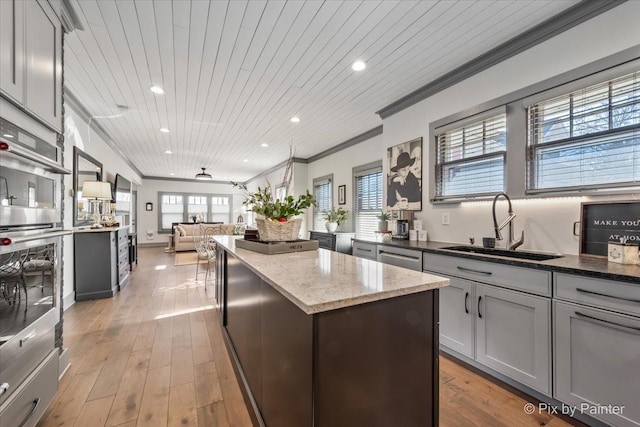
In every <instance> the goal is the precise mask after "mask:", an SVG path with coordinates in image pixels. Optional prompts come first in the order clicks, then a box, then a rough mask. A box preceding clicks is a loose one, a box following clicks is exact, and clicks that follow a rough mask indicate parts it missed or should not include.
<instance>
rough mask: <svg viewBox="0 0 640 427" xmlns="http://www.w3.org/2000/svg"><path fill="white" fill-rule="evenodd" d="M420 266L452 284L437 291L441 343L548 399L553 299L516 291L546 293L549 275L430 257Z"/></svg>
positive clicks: (529, 270)
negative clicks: (438, 295) (442, 275)
mask: <svg viewBox="0 0 640 427" xmlns="http://www.w3.org/2000/svg"><path fill="white" fill-rule="evenodd" d="M423 265H424V271H426V272H434V273H436V274H446V275H447V277H448V278H449V280H450V286H448V287H445V288H442V289H441V290H440V343H441V344H442V345H443V346H444V347H445V348H448V349H451V350H453V351H455V352H456V353H458V354H460V355H463V356H466V357H469V358H470V359H473V360H475V361H476V362H478V363H480V364H481V365H484V366H486V367H488V368H491V369H492V370H494V371H497V372H500V373H502V374H504V375H506V376H508V377H510V378H512V379H514V380H516V381H518V382H520V383H522V384H524V385H526V386H528V387H530V388H532V389H535V390H538V391H540V392H542V393H544V394H546V395H549V396H550V395H551V299H550V298H544V297H540V296H537V295H531V294H529V293H525V292H520V290H521V289H526V290H528V291H529V292H531V293H542V294H546V293H547V292H548V293H549V295H550V294H551V289H550V287H551V273H550V272H548V271H541V270H533V269H527V268H522V267H514V266H508V265H501V264H495V263H491V262H486V261H480V260H470V259H464V258H459V257H452V256H447V255H440V254H432V253H424V256H423ZM466 279H472V280H466ZM496 285H497V286H496ZM512 289H515V290H512ZM547 289H548V290H547Z"/></svg>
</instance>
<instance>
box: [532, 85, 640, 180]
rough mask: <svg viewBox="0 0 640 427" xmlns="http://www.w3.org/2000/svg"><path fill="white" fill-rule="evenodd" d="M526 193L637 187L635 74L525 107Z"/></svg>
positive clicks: (639, 118) (639, 117)
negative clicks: (526, 145) (526, 144)
mask: <svg viewBox="0 0 640 427" xmlns="http://www.w3.org/2000/svg"><path fill="white" fill-rule="evenodd" d="M527 122H528V123H527V125H528V129H527V140H528V141H527V142H528V156H527V163H528V179H527V190H528V191H529V192H546V191H561V190H576V189H588V188H606V187H618V186H629V185H637V183H638V182H639V181H640V72H635V73H633V74H628V75H625V76H622V77H619V78H616V79H613V80H610V81H607V82H604V83H600V84H597V85H593V86H589V87H586V88H584V89H582V90H578V91H575V92H572V93H568V94H565V95H562V96H558V97H554V98H551V99H548V100H545V101H542V102H539V103H537V104H534V105H531V106H529V107H528V108H527Z"/></svg>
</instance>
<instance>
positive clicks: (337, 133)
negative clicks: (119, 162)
mask: <svg viewBox="0 0 640 427" xmlns="http://www.w3.org/2000/svg"><path fill="white" fill-rule="evenodd" d="M575 3H577V1H556V0H553V1H538V0H535V1H527V0H516V1H451V0H449V1H370V0H365V1H333V0H332V1H268V2H266V1H254V0H251V1H237V0H233V1H229V2H226V1H211V2H209V1H201V0H174V1H169V0H156V1H150V0H139V1H129V0H118V1H115V0H81V1H76V2H75V7H76V9H77V10H78V12H79V13H80V14H81V15H82V18H83V19H84V21H85V23H86V24H87V25H86V28H85V31H75V32H73V33H72V34H70V35H68V36H67V38H66V42H65V43H66V44H65V51H64V55H65V84H66V87H68V88H69V89H70V90H71V91H72V92H73V94H74V95H76V97H77V98H78V99H80V101H81V102H82V104H83V105H84V106H85V107H86V108H87V110H88V111H89V112H90V113H91V114H92V115H93V116H95V118H94V119H93V120H96V121H97V122H99V123H100V125H101V126H102V127H103V128H104V129H105V130H106V131H107V133H108V134H109V135H110V137H111V138H112V140H113V142H114V144H115V145H116V146H117V147H118V149H119V150H121V151H122V152H123V153H125V154H126V156H127V158H128V159H129V160H130V161H131V162H132V163H133V164H134V165H135V166H136V167H137V168H138V169H139V170H140V171H141V172H142V173H143V175H145V176H163V177H170V176H174V177H175V178H193V177H194V175H195V174H196V173H197V172H199V170H200V168H201V167H206V168H207V170H208V172H210V173H211V174H212V175H213V176H214V179H219V180H223V179H224V180H231V179H232V180H239V181H244V180H246V179H249V178H251V177H253V176H255V175H256V174H258V173H260V172H262V171H264V170H266V169H269V168H270V167H272V166H274V165H276V164H278V163H280V162H282V161H283V160H285V159H286V158H287V157H288V153H289V145H293V147H294V148H295V153H296V156H297V157H304V158H306V157H310V156H312V155H315V154H318V153H320V152H322V151H324V150H326V149H328V148H331V147H333V146H335V145H337V144H339V143H341V142H343V141H345V140H347V139H349V138H352V137H354V136H357V135H359V134H361V133H363V132H366V131H368V130H370V129H372V128H374V127H376V126H379V125H380V124H382V120H381V119H380V118H379V117H378V116H377V115H376V114H375V113H374V112H375V111H377V110H379V109H381V108H383V107H385V106H386V105H388V104H390V103H392V102H393V101H396V100H397V99H399V98H401V97H402V96H404V95H407V94H408V93H410V92H412V91H413V90H415V89H417V88H419V87H421V86H423V85H425V84H427V83H429V82H430V81H432V80H434V79H435V78H437V77H439V76H442V75H443V74H446V73H447V72H449V71H451V70H453V69H454V68H456V67H458V66H460V65H463V64H464V63H466V62H468V61H469V60H471V59H473V58H475V57H476V56H478V55H480V54H482V53H483V52H486V51H488V50H490V49H491V48H493V47H495V46H496V45H499V44H500V43H503V42H505V41H507V40H509V39H511V38H513V37H515V36H517V35H518V34H520V33H522V32H523V31H525V30H527V29H529V28H531V27H533V26H535V25H536V24H539V23H541V22H542V21H544V20H546V19H548V18H550V17H552V16H554V15H555V14H557V13H559V12H560V11H562V10H564V9H566V8H567V7H570V6H572V5H573V4H575ZM356 59H362V60H364V61H366V63H367V68H366V70H364V71H362V72H355V71H353V70H352V69H351V64H352V63H353V62H354V61H355V60H356ZM152 85H157V86H160V87H162V88H163V89H164V90H165V94H164V95H155V94H153V93H152V92H151V91H150V90H149V88H150V87H151V86H152ZM117 105H126V106H127V107H128V110H126V111H124V112H123V111H122V110H120V109H118V107H117ZM120 113H123V114H121V115H119V114H120ZM114 115H116V116H118V117H113V118H104V117H105V116H114ZM293 116H298V117H299V118H300V123H297V124H294V123H291V122H290V120H289V119H290V118H291V117H293ZM100 117H103V118H100ZM163 127H166V128H168V129H170V132H169V133H161V132H160V131H159V129H160V128H163ZM263 143H265V144H268V145H269V147H268V148H264V147H261V144H263ZM166 150H170V151H171V152H172V154H165V151H166ZM171 174H174V175H171Z"/></svg>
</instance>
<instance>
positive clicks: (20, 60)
mask: <svg viewBox="0 0 640 427" xmlns="http://www.w3.org/2000/svg"><path fill="white" fill-rule="evenodd" d="M25 4H26V2H24V1H23V0H2V1H0V92H2V94H3V95H5V96H6V97H8V98H10V99H11V100H13V101H14V102H17V103H18V104H20V105H22V103H23V83H22V80H23V75H24V7H25Z"/></svg>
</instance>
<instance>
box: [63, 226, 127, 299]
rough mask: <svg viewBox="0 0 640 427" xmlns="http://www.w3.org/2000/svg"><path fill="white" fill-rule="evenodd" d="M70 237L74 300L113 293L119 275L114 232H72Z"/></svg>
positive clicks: (107, 295) (116, 288)
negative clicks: (72, 250) (73, 273)
mask: <svg viewBox="0 0 640 427" xmlns="http://www.w3.org/2000/svg"><path fill="white" fill-rule="evenodd" d="M73 238H74V252H75V256H74V260H75V283H76V301H84V300H90V299H98V298H109V297H112V296H113V295H115V293H116V292H118V277H119V270H118V265H119V259H118V242H117V232H116V231H115V230H114V231H109V230H107V231H87V232H76V233H75V234H74V236H73Z"/></svg>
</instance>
